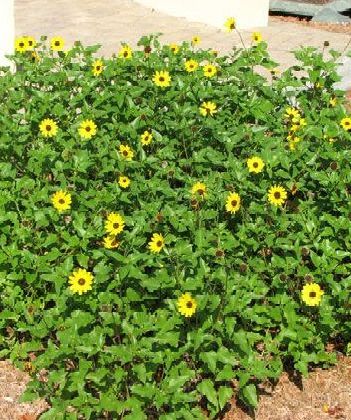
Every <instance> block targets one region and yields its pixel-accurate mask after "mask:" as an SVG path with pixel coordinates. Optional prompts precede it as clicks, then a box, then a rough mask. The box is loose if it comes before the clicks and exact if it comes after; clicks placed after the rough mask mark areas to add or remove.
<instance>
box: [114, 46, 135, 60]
mask: <svg viewBox="0 0 351 420" xmlns="http://www.w3.org/2000/svg"><path fill="white" fill-rule="evenodd" d="M118 57H119V58H124V59H126V60H128V59H130V58H132V57H133V50H132V49H131V48H130V46H129V45H123V47H122V48H121V49H120V50H119V51H118Z"/></svg>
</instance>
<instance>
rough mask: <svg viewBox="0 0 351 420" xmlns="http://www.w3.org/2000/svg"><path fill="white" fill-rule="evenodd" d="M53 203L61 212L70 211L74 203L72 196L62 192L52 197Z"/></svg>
mask: <svg viewBox="0 0 351 420" xmlns="http://www.w3.org/2000/svg"><path fill="white" fill-rule="evenodd" d="M51 202H52V205H53V206H54V208H55V209H56V210H58V211H59V212H62V211H65V210H69V209H70V208H71V203H72V198H71V194H69V193H67V192H65V191H62V190H60V191H57V192H55V194H53V196H52V197H51Z"/></svg>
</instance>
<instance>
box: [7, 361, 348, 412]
mask: <svg viewBox="0 0 351 420" xmlns="http://www.w3.org/2000/svg"><path fill="white" fill-rule="evenodd" d="M28 379H29V378H28V375H27V374H25V373H23V372H20V371H19V370H18V369H15V368H14V367H13V366H12V365H11V364H10V363H9V362H7V361H3V362H0V419H1V420H35V419H37V418H38V416H39V414H40V413H42V412H43V411H45V410H46V409H47V404H46V403H45V401H36V402H35V403H32V404H28V403H26V404H20V403H19V402H18V399H19V397H20V395H21V393H22V392H23V391H24V389H25V386H26V383H27V381H28ZM252 419H255V420H324V419H325V420H327V419H329V420H332V419H338V420H350V419H351V357H345V356H340V358H339V363H338V364H337V365H336V366H334V367H332V368H330V369H328V370H323V369H316V370H315V371H313V372H311V373H310V375H309V377H308V378H306V379H305V378H300V377H294V378H291V377H289V375H288V374H287V373H284V374H283V375H282V376H281V378H280V380H279V381H278V383H277V384H276V385H275V386H273V385H271V384H264V386H262V392H261V397H260V404H259V407H258V409H257V410H256V412H254V411H251V412H250V411H249V410H245V409H244V408H242V406H241V405H240V404H236V402H235V401H233V402H232V407H231V409H230V411H229V412H227V414H225V416H224V418H223V420H252Z"/></svg>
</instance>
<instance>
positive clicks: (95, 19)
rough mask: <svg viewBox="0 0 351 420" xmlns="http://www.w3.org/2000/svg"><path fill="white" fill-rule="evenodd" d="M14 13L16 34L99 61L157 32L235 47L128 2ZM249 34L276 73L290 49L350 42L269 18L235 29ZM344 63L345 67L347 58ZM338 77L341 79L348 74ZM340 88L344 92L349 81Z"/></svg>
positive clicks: (216, 33) (65, 0) (108, 0)
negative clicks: (58, 40)
mask: <svg viewBox="0 0 351 420" xmlns="http://www.w3.org/2000/svg"><path fill="white" fill-rule="evenodd" d="M0 1H1V0H0ZM175 1H176V0H175ZM15 14H16V35H18V36H19V35H32V36H35V37H39V36H40V35H47V36H48V37H52V36H57V35H60V36H62V37H63V38H64V39H65V40H66V42H67V45H70V44H72V43H73V42H74V41H75V40H80V41H82V43H83V44H84V45H95V44H101V45H102V48H101V50H100V54H101V55H102V56H105V57H106V56H110V55H111V54H112V53H116V52H117V51H118V50H119V48H120V45H121V42H127V43H129V44H131V45H132V46H135V45H136V43H137V41H138V39H139V38H140V37H141V36H143V35H147V34H151V33H158V32H161V33H162V34H163V35H162V37H161V40H162V41H163V42H165V43H168V42H175V43H177V42H181V41H184V40H190V39H191V38H192V37H193V36H194V35H199V36H200V37H201V39H202V42H201V46H202V47H203V48H213V49H215V50H218V51H219V52H220V53H225V52H228V51H230V50H231V49H232V47H233V46H234V45H236V46H240V45H241V41H240V38H239V35H238V34H237V33H235V32H232V33H230V34H228V33H226V32H225V31H224V30H222V29H218V28H215V27H212V26H209V25H206V24H202V23H198V22H189V21H187V20H186V19H184V18H177V17H172V16H168V15H165V14H163V13H160V12H157V11H155V10H153V9H151V8H147V7H145V6H141V5H140V4H138V3H137V2H135V1H133V0H99V1H97V0H15ZM234 17H235V16H234ZM254 30H259V31H260V32H261V33H262V35H263V38H264V40H266V41H267V42H268V45H269V51H270V53H271V55H272V57H273V59H274V60H276V61H277V62H278V63H280V68H281V69H285V68H287V67H289V66H291V65H293V64H294V63H295V58H294V56H293V54H292V53H291V51H292V50H295V49H297V48H299V47H300V46H314V47H317V48H320V49H321V50H322V48H323V43H324V41H329V44H330V48H333V49H335V50H339V51H343V50H344V49H345V47H346V45H347V44H348V42H349V40H350V36H349V35H347V34H345V33H335V32H327V31H324V30H320V29H316V28H312V27H307V26H302V25H298V24H295V23H290V22H281V21H276V20H274V19H270V22H269V25H268V27H266V28H252V29H250V30H242V31H240V32H241V34H242V37H243V40H244V43H245V44H246V45H250V42H251V40H250V36H251V33H252V32H253V31H254ZM344 61H346V63H347V64H348V63H349V62H350V61H351V60H348V59H345V60H344ZM344 73H345V74H346V76H347V74H348V71H345V72H344ZM343 86H344V87H345V88H350V87H351V78H350V79H347V81H345V83H343Z"/></svg>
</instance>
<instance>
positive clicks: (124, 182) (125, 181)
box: [118, 175, 130, 188]
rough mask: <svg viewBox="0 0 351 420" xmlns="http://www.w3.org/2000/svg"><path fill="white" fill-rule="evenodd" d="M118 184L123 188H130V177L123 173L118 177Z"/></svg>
mask: <svg viewBox="0 0 351 420" xmlns="http://www.w3.org/2000/svg"><path fill="white" fill-rule="evenodd" d="M118 184H119V186H120V187H121V188H128V187H129V185H130V179H129V178H128V177H127V176H124V175H121V176H120V177H119V178H118Z"/></svg>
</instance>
